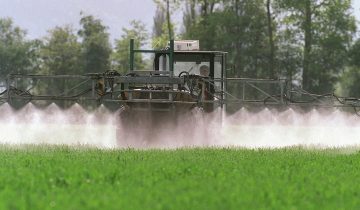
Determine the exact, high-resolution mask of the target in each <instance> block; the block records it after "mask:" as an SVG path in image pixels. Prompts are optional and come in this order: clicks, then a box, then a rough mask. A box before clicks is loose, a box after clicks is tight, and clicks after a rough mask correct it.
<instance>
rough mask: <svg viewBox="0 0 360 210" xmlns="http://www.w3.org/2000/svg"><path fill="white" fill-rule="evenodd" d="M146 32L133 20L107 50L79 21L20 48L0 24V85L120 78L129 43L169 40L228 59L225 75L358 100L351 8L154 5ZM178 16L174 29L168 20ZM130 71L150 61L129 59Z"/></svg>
mask: <svg viewBox="0 0 360 210" xmlns="http://www.w3.org/2000/svg"><path fill="white" fill-rule="evenodd" d="M154 2H155V3H156V5H157V9H156V11H155V14H154V21H153V30H152V32H149V31H147V30H146V26H145V24H144V23H142V22H141V21H137V20H134V21H132V22H131V23H130V26H129V27H127V28H123V29H122V31H123V33H122V35H121V37H119V38H118V39H116V40H115V41H114V42H111V40H110V36H109V33H108V28H107V26H105V25H104V24H103V22H102V20H100V19H98V18H96V17H94V16H92V15H86V14H83V13H81V15H80V20H79V22H80V28H79V29H78V30H75V29H74V28H72V27H71V26H69V25H65V26H56V27H55V28H53V29H50V30H49V31H48V34H47V35H46V37H44V38H41V39H34V40H28V39H27V38H26V32H25V30H23V29H21V28H19V27H17V26H16V24H15V23H14V22H13V21H12V19H11V18H0V77H3V78H4V77H5V76H6V75H7V74H9V73H20V74H26V73H27V74H29V73H32V74H34V73H35V74H85V73H90V72H104V71H106V70H109V69H113V70H117V71H119V72H121V73H125V72H126V71H127V69H128V65H129V40H130V39H132V38H133V39H135V40H136V42H135V47H136V48H142V47H144V46H147V44H151V45H152V47H153V48H163V47H164V46H166V44H167V41H168V40H169V39H195V40H200V45H201V49H202V50H221V51H226V52H229V54H228V66H227V71H228V75H230V76H232V77H250V78H271V79H277V78H287V79H289V80H292V81H293V83H294V84H295V85H298V86H301V87H302V88H303V89H305V90H307V91H309V92H315V93H319V94H324V93H329V92H333V91H335V90H336V91H337V93H339V94H342V95H346V96H354V97H360V91H359V90H360V39H359V38H357V36H356V35H357V24H356V19H355V16H354V14H353V9H352V8H351V3H352V2H351V0H302V1H293V0H251V1H250V0H154ZM174 12H181V13H182V16H183V20H182V23H181V24H179V25H176V24H175V23H174V22H175V21H174V20H173V17H172V14H174ZM135 60H136V63H137V66H136V68H137V69H142V68H152V66H151V65H152V62H151V61H150V60H151V58H147V57H142V55H141V54H137V55H136V57H135Z"/></svg>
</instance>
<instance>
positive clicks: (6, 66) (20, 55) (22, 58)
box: [0, 18, 41, 76]
mask: <svg viewBox="0 0 360 210" xmlns="http://www.w3.org/2000/svg"><path fill="white" fill-rule="evenodd" d="M25 35H26V33H25V31H24V30H22V29H20V28H19V27H17V26H14V24H13V21H12V19H10V18H5V19H0V61H1V62H0V76H5V75H7V74H9V73H33V72H34V70H35V69H37V67H38V49H39V46H40V44H41V43H40V41H38V40H33V41H27V40H26V39H25Z"/></svg>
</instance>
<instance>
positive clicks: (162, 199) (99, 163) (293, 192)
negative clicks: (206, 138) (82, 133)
mask: <svg viewBox="0 0 360 210" xmlns="http://www.w3.org/2000/svg"><path fill="white" fill-rule="evenodd" d="M346 152H347V151H346V150H345V149H344V150H341V149H339V150H336V149H334V150H328V151H316V150H315V151H311V150H305V149H298V148H290V149H279V150H267V149H260V150H245V149H180V150H168V151H166V150H147V151H146V150H145V151H136V150H112V151H111V150H109V151H106V150H96V149H74V148H68V147H46V146H44V147H26V148H18V149H16V148H12V149H11V148H10V149H9V148H8V149H6V148H4V147H3V148H2V149H1V150H0V165H1V167H0V183H1V187H0V208H1V209H99V208H101V209H239V208H240V209H356V208H357V207H358V206H359V205H360V203H359V199H357V198H358V193H359V189H360V184H359V183H358V182H356V181H354V180H357V178H358V177H359V176H360V170H359V168H358V167H359V166H358V163H359V161H360V154H359V152H355V153H352V154H342V153H346ZM14 201H16V202H14Z"/></svg>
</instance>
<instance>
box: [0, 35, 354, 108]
mask: <svg viewBox="0 0 360 210" xmlns="http://www.w3.org/2000/svg"><path fill="white" fill-rule="evenodd" d="M177 47H178V46H176V42H175V41H174V40H171V41H170V42H169V45H168V47H167V48H165V49H163V50H142V49H134V40H131V41H130V58H129V59H130V62H129V70H128V72H127V73H126V74H123V75H121V74H119V73H118V72H116V71H111V70H109V71H107V72H103V73H88V74H85V75H23V74H10V75H8V76H7V78H6V81H2V82H1V81H0V103H5V102H7V103H9V104H25V103H27V102H30V101H32V102H34V101H35V102H36V103H39V104H48V103H50V102H57V101H63V102H64V101H65V102H67V103H70V104H71V103H72V102H77V103H80V104H81V103H84V104H112V105H111V106H113V107H117V108H120V107H123V108H124V109H126V110H145V111H146V110H153V111H167V110H175V111H176V112H182V111H184V110H189V109H192V108H194V107H201V108H203V110H204V111H206V112H212V111H213V110H215V109H217V108H222V109H229V110H230V109H238V108H240V107H242V106H253V105H260V106H264V105H265V106H292V105H306V106H309V105H311V106H331V107H334V106H340V107H358V106H359V100H358V99H354V98H346V97H343V98H342V97H336V96H335V95H334V94H327V95H316V94H310V93H307V92H306V91H304V90H301V89H300V88H296V87H294V86H292V85H291V81H288V80H286V79H257V78H256V79H255V78H230V77H228V76H227V75H228V73H227V72H228V70H227V65H226V57H227V53H226V52H221V51H200V50H179V49H178V48H177ZM136 53H150V54H152V58H153V68H152V69H151V70H140V69H138V70H137V69H136V63H135V54H136ZM1 86H2V87H1Z"/></svg>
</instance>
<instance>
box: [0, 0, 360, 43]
mask: <svg viewBox="0 0 360 210" xmlns="http://www.w3.org/2000/svg"><path fill="white" fill-rule="evenodd" d="M353 2H354V3H353V8H354V14H355V15H356V16H357V19H358V20H360V0H353ZM80 11H83V12H85V14H91V15H95V16H96V17H98V18H100V19H101V20H103V22H104V24H105V25H107V26H108V27H109V32H110V34H111V39H115V38H119V37H120V35H121V29H122V28H123V27H127V26H128V24H129V22H130V21H131V20H133V19H136V20H141V21H143V22H144V23H145V24H146V26H147V28H148V30H149V32H151V28H152V22H153V15H154V13H155V4H154V3H153V0H0V17H11V18H13V20H14V22H15V24H16V25H18V26H20V27H21V28H24V29H26V30H27V32H28V38H41V37H43V36H45V35H46V33H47V30H49V29H51V28H54V27H55V26H62V25H65V24H71V25H73V26H74V27H75V28H78V22H79V19H80ZM175 19H177V21H178V23H179V24H180V21H181V15H180V14H176V18H175Z"/></svg>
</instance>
